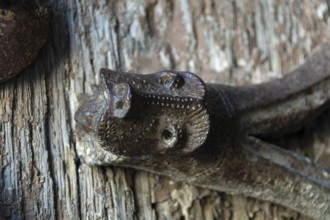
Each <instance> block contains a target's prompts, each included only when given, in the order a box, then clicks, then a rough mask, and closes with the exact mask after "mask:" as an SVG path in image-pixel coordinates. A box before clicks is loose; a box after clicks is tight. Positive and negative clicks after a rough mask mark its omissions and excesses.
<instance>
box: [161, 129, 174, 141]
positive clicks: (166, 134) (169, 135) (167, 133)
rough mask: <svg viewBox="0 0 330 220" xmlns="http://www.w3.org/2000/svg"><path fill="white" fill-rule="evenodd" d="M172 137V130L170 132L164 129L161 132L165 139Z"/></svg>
mask: <svg viewBox="0 0 330 220" xmlns="http://www.w3.org/2000/svg"><path fill="white" fill-rule="evenodd" d="M172 137H173V134H172V132H170V131H169V130H166V129H165V130H164V131H163V132H162V138H163V139H165V140H170V139H171V138H172Z"/></svg>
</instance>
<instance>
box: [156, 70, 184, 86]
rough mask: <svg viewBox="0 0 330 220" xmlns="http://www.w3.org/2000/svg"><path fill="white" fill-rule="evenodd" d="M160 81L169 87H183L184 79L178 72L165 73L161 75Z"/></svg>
mask: <svg viewBox="0 0 330 220" xmlns="http://www.w3.org/2000/svg"><path fill="white" fill-rule="evenodd" d="M159 83H160V84H161V85H164V86H166V87H168V88H177V89H178V88H181V87H182V86H183V84H184V79H183V77H182V76H181V75H179V74H176V73H163V74H162V75H161V76H160V80H159Z"/></svg>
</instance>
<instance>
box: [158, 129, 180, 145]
mask: <svg viewBox="0 0 330 220" xmlns="http://www.w3.org/2000/svg"><path fill="white" fill-rule="evenodd" d="M161 139H162V141H163V142H164V143H165V144H166V146H167V147H168V148H172V147H175V145H176V144H177V143H178V139H179V137H178V131H177V130H176V129H175V127H174V126H173V125H170V126H169V127H167V128H165V129H164V130H162V131H161Z"/></svg>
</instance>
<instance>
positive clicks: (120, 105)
mask: <svg viewBox="0 0 330 220" xmlns="http://www.w3.org/2000/svg"><path fill="white" fill-rule="evenodd" d="M123 107H124V102H123V101H118V102H117V103H116V109H123Z"/></svg>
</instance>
